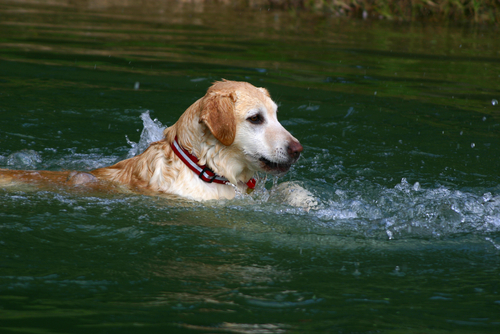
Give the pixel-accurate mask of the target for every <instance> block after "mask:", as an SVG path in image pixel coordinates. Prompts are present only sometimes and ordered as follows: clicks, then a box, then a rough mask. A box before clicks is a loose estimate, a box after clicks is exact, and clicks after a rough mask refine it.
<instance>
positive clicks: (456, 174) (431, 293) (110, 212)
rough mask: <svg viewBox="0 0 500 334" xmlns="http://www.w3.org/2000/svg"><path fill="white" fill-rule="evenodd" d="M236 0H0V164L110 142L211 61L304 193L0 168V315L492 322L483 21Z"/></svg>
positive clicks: (478, 326) (199, 79) (494, 177)
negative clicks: (79, 184) (159, 188)
mask: <svg viewBox="0 0 500 334" xmlns="http://www.w3.org/2000/svg"><path fill="white" fill-rule="evenodd" d="M56 3H58V5H55V4H56ZM241 8H242V7H241ZM241 8H240V7H238V6H229V5H228V6H210V5H207V4H203V3H201V4H196V5H191V4H182V3H171V2H159V3H153V2H151V3H149V2H134V1H131V2H127V7H121V6H118V5H116V6H114V5H113V3H112V2H109V3H108V2H97V1H96V2H93V1H88V2H84V1H81V2H75V1H72V2H67V3H66V2H62V1H61V2H54V5H45V4H44V2H41V1H40V2H29V3H28V2H26V3H25V2H23V1H18V2H10V1H0V165H1V167H2V168H11V169H49V170H68V169H77V170H91V169H94V168H97V167H102V166H106V165H109V164H112V163H114V162H115V161H117V160H120V159H123V158H124V157H126V156H127V155H128V154H129V152H130V150H131V146H130V145H129V144H128V142H127V137H128V139H129V140H130V141H132V142H138V141H139V139H140V137H141V131H142V130H143V123H142V120H141V117H140V116H141V115H142V114H143V113H144V112H146V111H148V110H149V112H150V115H151V116H152V118H157V119H158V120H159V121H160V122H161V123H162V124H164V125H171V124H173V123H174V122H175V121H176V119H177V118H178V117H179V116H180V115H181V113H182V112H183V111H184V110H185V109H186V108H187V107H188V106H189V105H190V104H191V103H193V102H194V101H195V100H196V99H198V98H199V97H201V96H203V95H204V93H205V91H206V89H207V88H208V87H209V85H210V83H211V82H212V81H214V80H220V79H221V78H226V79H232V80H244V81H249V82H251V83H252V84H254V85H257V86H262V87H266V88H268V89H269V91H270V92H271V95H272V96H273V98H274V100H275V101H276V102H277V103H278V104H279V106H280V112H279V118H280V121H281V122H282V124H283V125H284V126H285V127H286V128H287V129H289V130H290V132H292V134H293V135H294V136H295V137H297V138H298V139H299V140H300V141H301V143H302V144H303V146H304V152H303V155H302V157H301V159H300V160H299V162H298V163H297V164H296V165H295V166H294V167H293V168H292V170H291V171H290V173H289V174H288V175H287V176H285V177H284V178H282V179H280V180H279V181H278V182H283V181H290V180H294V181H297V182H300V183H301V184H302V186H303V187H305V188H306V189H308V190H309V191H311V192H312V193H313V194H314V196H315V197H316V199H317V201H318V203H319V205H318V206H317V207H316V208H314V209H313V210H311V211H309V212H305V211H303V210H301V209H297V208H293V207H289V206H287V205H285V204H283V203H281V201H280V199H279V198H278V197H276V196H275V194H274V191H273V190H274V186H273V180H269V181H268V182H267V183H266V185H265V187H264V185H263V184H262V183H261V185H260V188H259V190H258V191H257V192H256V194H254V195H253V197H246V198H242V199H239V200H235V201H226V202H222V203H190V202H184V201H179V200H171V199H166V198H158V197H147V196H141V195H134V194H98V193H89V192H87V191H85V189H48V190H47V189H41V190H33V189H31V188H29V187H17V188H12V187H5V188H0V332H2V333H115V332H116V333H155V332H158V333H160V332H161V333H171V332H182V333H188V332H201V333H313V332H332V333H375V332H381V333H450V332H453V333H498V331H499V330H500V295H499V293H500V160H499V157H500V147H499V144H500V105H498V102H495V101H497V100H500V39H498V33H499V30H498V28H496V27H477V26H471V27H454V26H444V27H443V26H431V25H426V24H419V23H415V24H412V25H407V24H402V23H396V22H365V21H355V20H342V19H337V18H331V17H330V18H329V17H322V16H317V15H309V14H307V15H306V14H304V13H292V12H290V13H289V12H271V11H269V12H268V11H267V9H266V8H263V9H262V10H259V9H258V8H257V9H253V10H242V9H241ZM137 83H138V84H137ZM137 85H139V88H138V89H135V88H136V86H137ZM126 136H127V137H126ZM26 150H31V151H26ZM19 152H21V153H19ZM22 154H24V158H23V159H21V158H19V157H20V155H22ZM16 157H17V158H16Z"/></svg>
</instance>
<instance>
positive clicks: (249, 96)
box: [199, 81, 302, 175]
mask: <svg viewBox="0 0 500 334" xmlns="http://www.w3.org/2000/svg"><path fill="white" fill-rule="evenodd" d="M200 102H201V113H200V118H199V121H200V123H204V124H205V125H206V127H207V128H208V129H209V130H210V132H211V134H212V135H213V137H215V138H216V139H217V140H218V141H219V142H220V143H222V144H223V145H225V146H226V147H228V150H227V151H229V152H232V154H234V155H237V156H235V157H234V159H231V160H232V161H233V162H234V161H237V162H238V161H244V162H245V166H242V167H243V168H244V167H246V168H248V169H250V170H252V171H262V172H266V173H271V174H277V175H281V174H284V173H286V172H287V171H288V170H289V169H290V166H291V165H292V164H293V163H295V162H296V161H297V160H298V158H299V156H300V152H302V145H301V144H300V143H299V141H298V140H297V139H296V138H294V137H293V136H292V135H291V134H290V133H289V132H288V131H287V130H286V129H285V128H284V127H283V126H282V125H281V124H280V123H279V122H278V118H277V115H276V113H277V109H278V107H277V105H276V103H274V101H273V100H271V97H270V95H269V92H268V91H267V90H266V89H265V88H257V87H255V86H253V85H251V84H249V83H246V82H235V81H222V82H216V83H214V85H213V86H212V87H210V88H209V90H208V92H207V94H206V95H205V97H204V98H203V99H202V100H201V101H200ZM236 164H238V163H236Z"/></svg>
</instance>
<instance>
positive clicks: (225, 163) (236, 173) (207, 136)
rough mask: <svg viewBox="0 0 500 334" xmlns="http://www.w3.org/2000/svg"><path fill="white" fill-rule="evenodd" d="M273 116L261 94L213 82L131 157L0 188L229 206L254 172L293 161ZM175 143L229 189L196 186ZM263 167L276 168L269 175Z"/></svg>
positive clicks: (33, 175)
mask: <svg viewBox="0 0 500 334" xmlns="http://www.w3.org/2000/svg"><path fill="white" fill-rule="evenodd" d="M276 109H277V106H276V104H275V103H274V102H273V101H272V100H271V98H270V95H269V92H268V91H267V90H266V89H264V88H257V87H254V86H252V85H251V84H249V83H246V82H234V81H223V82H216V83H215V84H214V85H213V86H211V87H210V88H209V90H208V91H207V94H206V95H205V96H204V97H202V98H201V99H199V100H198V101H196V102H195V103H194V104H193V105H191V106H190V107H189V108H188V109H187V110H186V111H185V112H184V113H183V114H182V116H181V117H180V118H179V120H178V121H177V122H176V123H175V124H174V125H172V126H171V127H168V128H167V129H165V131H164V135H165V137H164V139H162V140H160V141H157V142H154V143H152V144H151V145H150V146H149V147H148V148H147V149H146V150H145V151H144V152H143V153H142V154H140V155H138V156H135V157H133V158H130V159H127V160H124V161H121V162H118V163H117V164H115V165H113V166H110V167H104V168H99V169H96V170H93V171H91V172H89V173H85V172H72V173H70V172H51V171H11V170H0V181H1V183H4V184H5V183H6V182H14V181H23V182H38V183H51V182H55V183H59V184H63V183H66V184H71V185H81V184H84V185H87V184H92V186H93V187H102V188H103V189H107V188H108V187H109V185H110V184H120V185H125V186H127V187H128V188H129V189H131V190H133V191H139V192H148V193H149V192H150V193H168V194H174V195H178V196H181V197H185V198H189V199H193V200H210V199H222V198H227V199H231V198H233V197H234V196H235V188H238V189H239V190H240V191H242V192H243V191H245V190H246V189H247V185H246V182H247V181H248V180H249V179H251V178H252V177H253V176H254V174H255V172H257V171H263V172H269V173H274V174H283V173H284V172H286V170H287V169H288V168H289V166H290V165H291V164H292V163H294V162H295V161H296V160H297V159H298V156H299V155H300V152H301V151H302V146H301V145H300V143H299V142H298V141H297V139H295V138H294V137H293V136H292V135H291V134H290V133H289V132H288V131H286V130H285V129H284V128H283V127H282V126H281V125H280V124H279V122H278V121H277V118H276ZM255 112H259V113H261V114H262V115H264V116H265V118H266V122H267V123H264V124H263V125H261V126H253V125H251V124H250V123H249V122H248V121H247V118H248V117H249V115H251V114H252V113H255ZM176 137H177V141H178V142H179V144H180V145H181V146H182V147H183V148H184V149H186V150H187V151H188V152H190V153H192V154H193V155H195V156H196V157H198V159H199V160H200V161H199V164H200V165H204V164H206V165H208V166H209V167H210V168H211V169H212V170H213V171H214V172H215V173H217V174H218V175H221V176H224V177H226V178H227V179H228V180H229V181H230V182H231V183H232V185H226V184H216V183H206V182H204V181H202V180H201V179H199V177H198V176H197V175H196V174H195V173H193V171H191V170H190V169H189V168H188V167H187V166H186V165H185V164H184V163H183V162H182V161H181V160H180V159H179V158H178V157H177V156H176V155H175V153H174V152H173V151H172V149H171V147H170V144H171V143H172V142H173V140H174V139H175V138H176ZM261 151H262V152H261ZM264 158H265V159H264ZM264 160H265V161H267V162H268V164H267V165H266V164H265V163H264V162H262V161H264ZM269 163H271V165H272V166H281V167H279V168H278V167H276V168H274V167H272V166H271V167H270V166H269ZM98 181H99V182H98Z"/></svg>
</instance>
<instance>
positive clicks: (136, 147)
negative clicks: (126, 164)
mask: <svg viewBox="0 0 500 334" xmlns="http://www.w3.org/2000/svg"><path fill="white" fill-rule="evenodd" d="M141 119H142V122H143V125H144V128H143V129H142V132H141V137H140V138H139V142H138V143H135V142H133V141H131V140H130V139H128V136H125V137H126V139H127V143H128V144H129V145H130V146H132V148H131V149H130V150H129V151H128V154H127V157H126V158H127V159H128V158H132V157H135V156H136V155H138V154H141V153H142V152H144V150H145V149H147V148H148V147H149V145H150V144H151V143H152V142H155V141H158V140H161V139H163V131H164V130H165V129H166V128H167V127H166V126H163V124H161V122H160V121H158V120H157V119H154V120H152V119H151V117H150V116H149V110H148V111H145V112H143V113H142V114H141Z"/></svg>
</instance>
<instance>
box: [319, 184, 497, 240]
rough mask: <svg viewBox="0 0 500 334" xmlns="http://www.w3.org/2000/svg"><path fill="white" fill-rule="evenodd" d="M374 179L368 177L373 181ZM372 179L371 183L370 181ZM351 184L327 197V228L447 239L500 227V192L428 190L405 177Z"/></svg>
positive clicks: (322, 217) (487, 232)
mask: <svg viewBox="0 0 500 334" xmlns="http://www.w3.org/2000/svg"><path fill="white" fill-rule="evenodd" d="M367 182H368V181H367ZM365 183H366V182H365ZM364 188H365V189H371V190H370V191H366V190H365V191H363V192H361V191H359V189H352V188H351V185H348V186H347V187H346V188H345V189H337V190H335V193H334V195H333V196H331V198H329V199H326V200H323V204H322V207H321V208H320V209H318V210H316V211H312V212H311V213H310V214H313V215H315V216H316V217H317V218H319V220H320V221H321V222H322V223H321V224H323V226H324V227H326V228H328V229H332V230H336V231H338V230H343V231H349V233H353V234H357V235H359V234H360V235H363V236H366V237H379V238H389V239H405V238H415V237H416V238H442V237H452V236H454V235H455V236H456V235H463V234H482V235H490V234H492V233H493V234H495V233H499V232H500V196H494V195H492V194H491V193H490V192H487V193H483V194H474V193H470V192H465V191H460V190H452V189H449V188H447V187H445V186H439V187H437V188H434V189H424V188H422V186H421V185H420V184H419V183H418V182H416V183H415V184H413V185H412V184H409V183H408V181H407V180H406V179H404V178H403V179H402V180H401V182H400V183H399V184H397V185H396V186H395V187H394V188H385V187H382V186H378V187H377V186H375V185H373V184H370V185H368V184H364Z"/></svg>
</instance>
